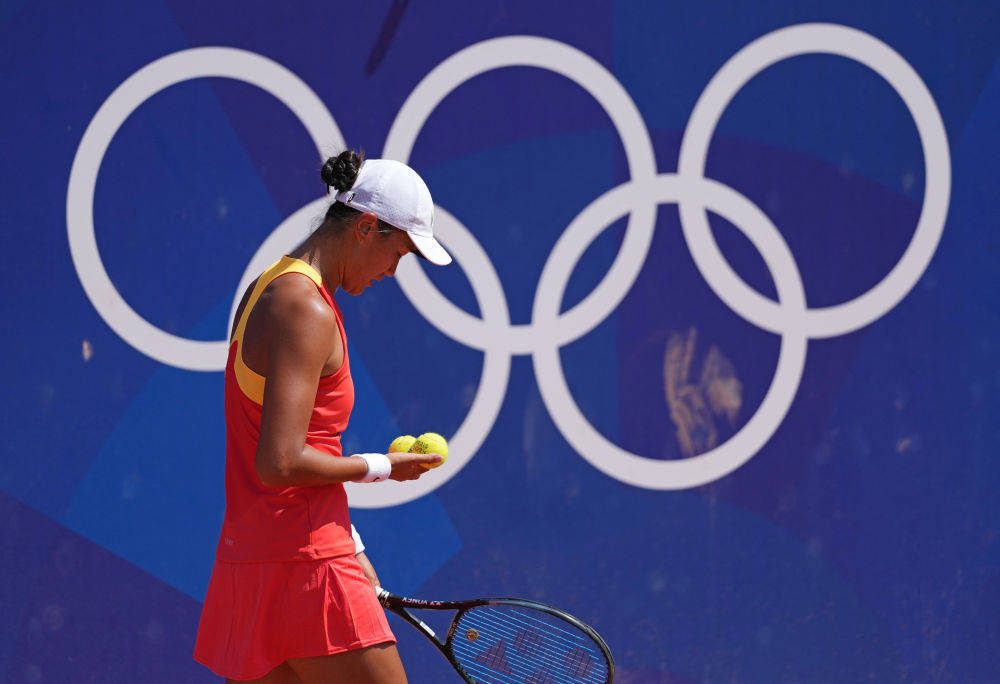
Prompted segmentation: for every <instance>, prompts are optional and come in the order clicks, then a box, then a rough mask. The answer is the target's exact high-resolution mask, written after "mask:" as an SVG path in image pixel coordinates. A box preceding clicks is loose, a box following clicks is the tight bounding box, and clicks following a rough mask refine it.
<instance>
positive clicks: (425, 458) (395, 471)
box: [387, 451, 444, 481]
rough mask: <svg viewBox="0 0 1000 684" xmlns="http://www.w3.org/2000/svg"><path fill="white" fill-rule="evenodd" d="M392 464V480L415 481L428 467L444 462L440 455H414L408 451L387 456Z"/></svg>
mask: <svg viewBox="0 0 1000 684" xmlns="http://www.w3.org/2000/svg"><path fill="white" fill-rule="evenodd" d="M387 456H388V457H389V462H390V463H391V464H392V475H390V476H389V477H390V478H392V479H393V480H400V481H402V480H416V479H417V478H418V477H420V476H421V475H423V474H424V473H426V472H428V471H429V470H430V466H433V465H435V464H438V463H440V462H441V461H443V460H444V457H443V456H441V454H414V453H410V452H408V451H405V452H399V451H396V452H393V453H390V454H387Z"/></svg>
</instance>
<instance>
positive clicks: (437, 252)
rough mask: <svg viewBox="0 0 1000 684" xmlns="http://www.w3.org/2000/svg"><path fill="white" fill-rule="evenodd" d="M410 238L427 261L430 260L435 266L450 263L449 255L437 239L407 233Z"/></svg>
mask: <svg viewBox="0 0 1000 684" xmlns="http://www.w3.org/2000/svg"><path fill="white" fill-rule="evenodd" d="M407 235H409V236H410V239H411V240H413V244H414V245H416V247H417V249H418V250H419V251H420V253H421V254H422V255H423V256H424V258H425V259H427V261H429V262H431V263H432V264H434V265H435V266H447V265H448V264H450V263H451V255H450V254H448V252H446V251H444V247H442V246H441V243H439V242H438V241H437V240H435V239H434V238H432V237H424V236H423V235H414V234H413V233H407Z"/></svg>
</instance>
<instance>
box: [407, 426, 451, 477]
mask: <svg viewBox="0 0 1000 684" xmlns="http://www.w3.org/2000/svg"><path fill="white" fill-rule="evenodd" d="M410 452H411V453H414V454H441V462H440V463H421V464H420V465H421V466H423V467H424V468H437V467H438V466H439V465H442V464H443V463H444V462H445V461H447V460H448V440H446V439H445V438H444V437H442V436H441V435H439V434H438V433H436V432H425V433H424V434H422V435H420V436H419V437H417V439H416V441H415V442H413V446H411V447H410Z"/></svg>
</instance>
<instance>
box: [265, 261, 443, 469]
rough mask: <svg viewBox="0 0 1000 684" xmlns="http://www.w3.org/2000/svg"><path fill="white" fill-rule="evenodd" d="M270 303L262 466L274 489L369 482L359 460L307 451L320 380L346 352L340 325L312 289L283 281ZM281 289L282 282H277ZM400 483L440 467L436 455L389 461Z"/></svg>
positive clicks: (295, 280) (297, 281) (391, 456)
mask: <svg viewBox="0 0 1000 684" xmlns="http://www.w3.org/2000/svg"><path fill="white" fill-rule="evenodd" d="M281 280H284V281H285V282H282V283H281V284H280V287H273V288H271V290H272V292H271V295H270V301H269V302H268V307H267V310H268V332H269V335H268V338H269V339H268V356H267V383H266V384H265V385H264V400H263V406H262V410H261V422H260V437H259V439H258V442H257V453H256V457H255V462H254V464H255V467H256V470H257V475H258V476H259V477H260V479H261V482H262V483H264V485H266V486H268V487H292V486H295V487H304V486H313V485H325V484H331V483H334V482H347V481H350V480H357V479H360V478H362V477H364V476H365V473H366V472H367V464H366V463H365V461H364V460H363V459H362V458H360V457H357V456H350V457H347V458H337V457H333V456H330V455H329V454H327V453H324V452H322V451H319V450H317V449H314V448H312V447H310V446H307V445H306V443H305V439H306V432H307V430H308V428H309V418H310V416H311V415H312V410H313V402H314V401H315V399H316V389H317V387H318V385H319V377H320V375H321V374H322V372H323V367H324V366H325V364H326V362H327V359H329V358H330V356H331V354H332V353H333V352H334V345H336V347H337V348H338V349H339V347H340V346H341V345H342V342H341V339H340V334H339V332H338V330H337V318H336V316H335V315H334V313H333V310H332V309H330V307H329V305H328V304H327V303H326V302H325V301H324V300H323V299H322V297H320V296H319V293H317V292H316V288H315V286H313V285H312V283H306V282H305V281H304V280H302V281H301V282H300V279H298V278H283V279H281ZM275 284H276V285H277V283H275ZM389 459H390V462H391V463H392V474H391V475H390V477H391V478H392V479H394V480H413V479H416V478H418V477H420V475H422V474H423V473H425V472H427V471H426V470H425V469H424V468H423V467H421V466H420V465H419V464H420V463H436V462H438V461H440V460H441V457H440V456H437V455H436V454H397V453H393V454H389Z"/></svg>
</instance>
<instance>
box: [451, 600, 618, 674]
mask: <svg viewBox="0 0 1000 684" xmlns="http://www.w3.org/2000/svg"><path fill="white" fill-rule="evenodd" d="M452 651H453V653H454V654H455V657H456V659H457V660H458V661H459V662H460V663H461V664H462V666H463V667H464V668H465V669H466V670H468V672H469V673H470V674H471V675H472V676H473V677H475V678H476V680H477V681H479V682H483V684H494V683H497V684H506V683H508V682H523V683H525V684H578V683H581V682H583V683H590V682H593V683H594V684H602V683H603V682H606V681H607V679H608V664H607V661H606V659H605V656H604V653H603V652H602V651H601V649H600V647H599V646H598V645H597V644H596V643H594V641H593V640H592V639H591V638H590V637H589V636H588V635H587V634H586V633H584V632H583V631H581V630H580V629H579V628H577V627H576V626H574V625H572V624H570V623H568V622H566V621H564V620H561V619H559V618H557V617H555V616H552V615H549V614H548V613H544V612H542V611H535V610H531V609H528V608H523V607H514V606H504V605H491V606H482V607H478V608H473V609H472V610H469V611H468V612H466V613H464V614H463V615H462V616H461V618H460V619H459V621H458V624H457V625H456V627H455V631H454V632H453V636H452Z"/></svg>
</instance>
